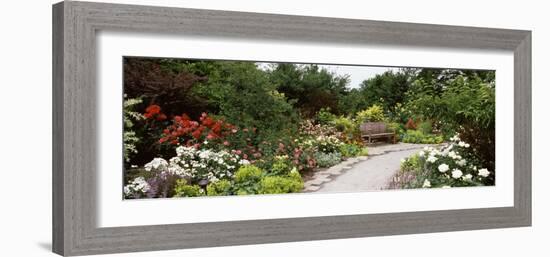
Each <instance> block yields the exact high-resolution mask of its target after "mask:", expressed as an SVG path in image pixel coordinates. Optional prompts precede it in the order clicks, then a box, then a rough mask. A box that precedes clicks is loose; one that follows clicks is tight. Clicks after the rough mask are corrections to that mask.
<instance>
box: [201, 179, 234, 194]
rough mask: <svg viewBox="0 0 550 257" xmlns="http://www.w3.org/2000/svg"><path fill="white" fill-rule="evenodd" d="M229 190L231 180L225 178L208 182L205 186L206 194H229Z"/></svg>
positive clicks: (230, 188)
mask: <svg viewBox="0 0 550 257" xmlns="http://www.w3.org/2000/svg"><path fill="white" fill-rule="evenodd" d="M231 190H232V186H231V182H230V181H229V180H225V179H222V180H218V181H216V182H213V183H210V184H208V186H207V187H206V193H207V195H208V196H216V195H230V194H231V193H232V192H231Z"/></svg>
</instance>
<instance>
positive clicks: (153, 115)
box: [143, 104, 167, 121]
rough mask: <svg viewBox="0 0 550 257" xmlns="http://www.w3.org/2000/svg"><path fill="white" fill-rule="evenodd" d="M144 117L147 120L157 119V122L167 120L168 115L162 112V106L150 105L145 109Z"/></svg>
mask: <svg viewBox="0 0 550 257" xmlns="http://www.w3.org/2000/svg"><path fill="white" fill-rule="evenodd" d="M143 117H145V119H155V120H157V121H163V120H166V118H167V117H166V115H165V114H164V113H162V112H161V108H160V106H158V105H156V104H152V105H149V106H148V107H147V108H146V109H145V113H144V114H143Z"/></svg>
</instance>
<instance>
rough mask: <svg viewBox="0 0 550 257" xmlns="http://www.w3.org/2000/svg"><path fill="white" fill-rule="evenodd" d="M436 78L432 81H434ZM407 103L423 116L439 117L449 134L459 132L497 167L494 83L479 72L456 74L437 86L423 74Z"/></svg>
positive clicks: (490, 165) (427, 117) (487, 161)
mask: <svg viewBox="0 0 550 257" xmlns="http://www.w3.org/2000/svg"><path fill="white" fill-rule="evenodd" d="M432 82H433V81H432ZM408 98H409V102H408V104H407V105H408V106H409V108H410V109H411V110H412V111H413V112H414V113H418V114H420V115H422V117H423V118H424V119H427V120H428V119H429V120H436V121H439V122H438V123H436V124H434V125H437V126H438V127H439V128H440V129H441V130H442V131H443V133H444V134H445V135H446V136H450V135H451V134H452V133H455V132H458V133H460V137H461V138H462V139H463V140H465V141H466V142H469V143H470V144H472V147H473V148H474V150H475V152H476V154H477V155H478V156H479V157H481V159H482V160H484V161H485V163H484V164H485V165H486V166H487V167H489V168H491V169H493V170H494V157H495V84H494V81H490V82H488V83H487V82H484V79H483V78H481V77H479V76H478V75H477V74H472V75H469V76H466V75H457V76H456V77H454V78H453V79H448V80H446V81H442V82H441V85H440V86H434V83H429V82H426V81H424V79H422V78H420V79H419V80H417V81H415V82H414V83H413V88H412V89H411V91H410V92H409V93H408Z"/></svg>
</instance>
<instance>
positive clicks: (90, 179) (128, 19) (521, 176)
mask: <svg viewBox="0 0 550 257" xmlns="http://www.w3.org/2000/svg"><path fill="white" fill-rule="evenodd" d="M100 30H110V31H121V32H126V31H132V32H150V33H170V34H184V35H199V36H201V35H202V36H218V37H239V38H243V39H245V40H246V39H247V38H248V39H250V38H254V39H265V40H285V41H300V42H317V43H319V42H330V43H346V44H355V45H357V44H358V45H365V44H385V45H398V46H419V47H442V48H461V49H480V50H508V51H513V52H514V118H515V124H514V154H515V155H514V156H515V159H514V180H515V181H514V206H513V207H502V208H481V209H461V210H445V211H422V212H408V213H388V214H365V215H346V216H326V217H310V218H288V219H270V220H244V221H230V222H211V223H201V224H197V223H195V224H166V225H154V226H134V227H114V228H98V227H97V226H96V223H95V220H96V198H95V195H96V186H97V185H96V168H97V166H96V154H97V149H96V124H95V121H96V100H97V95H96V84H95V83H96V68H95V65H96V45H95V36H96V32H97V31H100ZM530 225H531V32H530V31H522V30H506V29H490V28H474V27H458V26H442V25H428V24H412V23H400V22H384V21H370V20H351V19H335V18H320V17H303V16H289V15H274V14H258V13H243V12H229V11H212V10H198V9H184V8H168V7H151V6H137V5H119V4H107V3H91V2H76V1H65V2H61V3H58V4H55V5H54V6H53V251H54V252H55V253H58V254H60V255H66V256H69V255H89V254H104V253H117V252H135V251H152V250H165V249H180V248H195V247H214V246H230V245H241V244H261V243H276V242H289V241H305V240H323V239H336V238H352V237H368V236H385V235H396V234H412V233H430V232H443V231H459V230H474V229H491V228H506V227H520V226H530Z"/></svg>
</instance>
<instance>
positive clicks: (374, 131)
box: [360, 122, 396, 144]
mask: <svg viewBox="0 0 550 257" xmlns="http://www.w3.org/2000/svg"><path fill="white" fill-rule="evenodd" d="M360 131H361V138H363V140H365V141H366V143H367V144H370V143H372V139H374V138H388V139H389V140H391V141H392V142H393V143H394V144H395V143H396V135H395V132H393V131H388V129H387V128H386V123H384V122H366V123H363V124H361V126H360Z"/></svg>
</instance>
